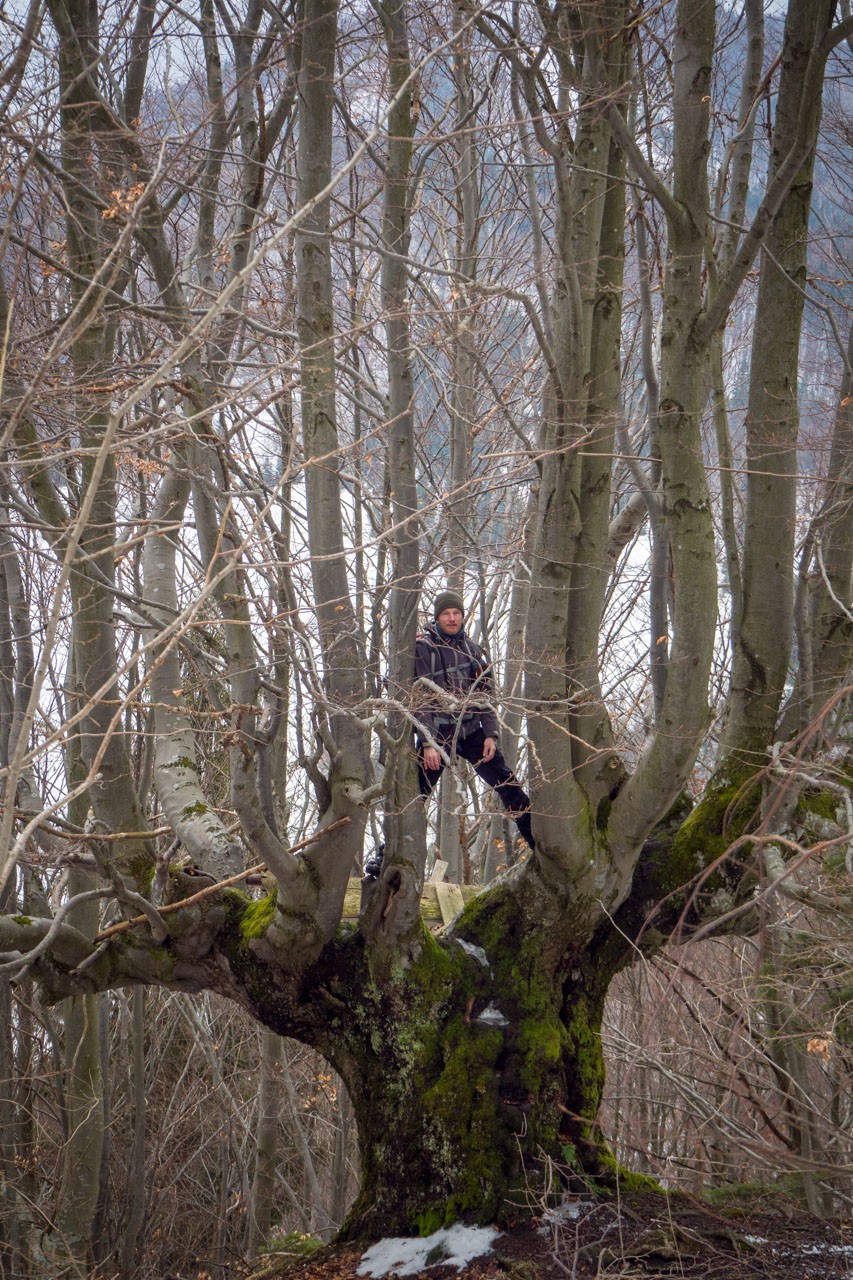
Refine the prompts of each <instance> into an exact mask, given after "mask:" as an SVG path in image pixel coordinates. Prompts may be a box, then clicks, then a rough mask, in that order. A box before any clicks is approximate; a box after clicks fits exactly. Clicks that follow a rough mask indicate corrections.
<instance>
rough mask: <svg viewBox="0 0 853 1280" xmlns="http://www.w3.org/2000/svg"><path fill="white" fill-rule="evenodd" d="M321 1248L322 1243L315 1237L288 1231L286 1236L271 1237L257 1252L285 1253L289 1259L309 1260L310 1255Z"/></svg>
mask: <svg viewBox="0 0 853 1280" xmlns="http://www.w3.org/2000/svg"><path fill="white" fill-rule="evenodd" d="M322 1247H323V1241H322V1240H318V1239H317V1238H316V1237H315V1236H308V1235H303V1233H302V1232H301V1231H288V1233H287V1235H284V1236H273V1238H272V1239H271V1240H269V1241H268V1242H267V1243H266V1244H265V1245H262V1247H261V1248H260V1249H259V1250H258V1252H259V1253H260V1254H266V1253H285V1254H287V1256H288V1257H290V1258H310V1257H311V1254H312V1253H316V1252H317V1250H318V1249H322Z"/></svg>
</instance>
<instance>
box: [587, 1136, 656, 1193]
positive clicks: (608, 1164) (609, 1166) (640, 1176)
mask: <svg viewBox="0 0 853 1280" xmlns="http://www.w3.org/2000/svg"><path fill="white" fill-rule="evenodd" d="M598 1163H599V1166H600V1168H601V1171H602V1176H604V1175H605V1173H606V1174H608V1175H609V1176H608V1177H607V1181H608V1182H609V1181H611V1180H612V1182H613V1183H614V1184H615V1185H616V1186H618V1188H619V1190H620V1191H654V1192H656V1193H657V1194H658V1195H672V1194H674V1193H673V1192H665V1191H664V1189H663V1187H662V1186H661V1185H660V1183H659V1182H656V1181H655V1179H654V1178H650V1177H649V1176H648V1174H645V1173H632V1172H631V1170H630V1169H626V1168H625V1167H624V1165H621V1164H620V1163H619V1161H618V1160H617V1159H616V1157H615V1156H614V1154H613V1152H612V1151H611V1150H610V1148H609V1147H608V1146H606V1145H604V1144H602V1146H601V1148H600V1150H599V1157H598Z"/></svg>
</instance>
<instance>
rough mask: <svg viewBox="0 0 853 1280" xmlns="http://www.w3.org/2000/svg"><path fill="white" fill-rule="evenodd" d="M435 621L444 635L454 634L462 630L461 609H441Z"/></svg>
mask: <svg viewBox="0 0 853 1280" xmlns="http://www.w3.org/2000/svg"><path fill="white" fill-rule="evenodd" d="M436 621H437V622H438V625H439V626H440V627H441V629H442V631H443V632H444V634H445V635H446V636H455V635H457V634H458V633H459V632H460V631H461V630H462V610H461V609H442V611H441V613H440V614H439V615H438V618H437V619H436Z"/></svg>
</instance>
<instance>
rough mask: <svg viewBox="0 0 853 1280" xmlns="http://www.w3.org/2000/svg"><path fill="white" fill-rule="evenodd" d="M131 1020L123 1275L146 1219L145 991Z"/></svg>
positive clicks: (137, 996)
mask: <svg viewBox="0 0 853 1280" xmlns="http://www.w3.org/2000/svg"><path fill="white" fill-rule="evenodd" d="M131 1000H132V1007H133V1018H132V1023H131V1039H132V1045H133V1054H132V1060H133V1144H132V1146H131V1151H130V1161H129V1163H128V1175H129V1178H128V1181H129V1184H130V1188H129V1189H130V1204H129V1206H128V1213H127V1217H126V1219H125V1222H124V1230H123V1232H122V1240H121V1266H122V1270H123V1272H124V1273H125V1274H126V1275H129V1274H130V1273H131V1272H132V1271H133V1266H134V1262H135V1260H136V1251H137V1247H138V1245H139V1239H140V1232H141V1230H142V1224H143V1222H144V1219H145V1113H146V1101H145V988H144V987H134V988H133V995H132V997H131Z"/></svg>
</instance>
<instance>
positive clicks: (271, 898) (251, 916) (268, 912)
mask: <svg viewBox="0 0 853 1280" xmlns="http://www.w3.org/2000/svg"><path fill="white" fill-rule="evenodd" d="M275 904H276V894H275V892H274V891H273V892H272V893H268V894H267V896H266V897H265V898H261V899H260V900H259V901H257V902H255V901H250V902H248V903H247V904H246V908H245V910H244V911H243V915H242V918H241V920H240V932H241V934H242V935H243V937H244V938H246V939H249V938H262V937H263V936H264V934H265V933H266V931H267V929H268V928H269V927H270V925H271V924H272V922H273V919H274V917H275Z"/></svg>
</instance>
